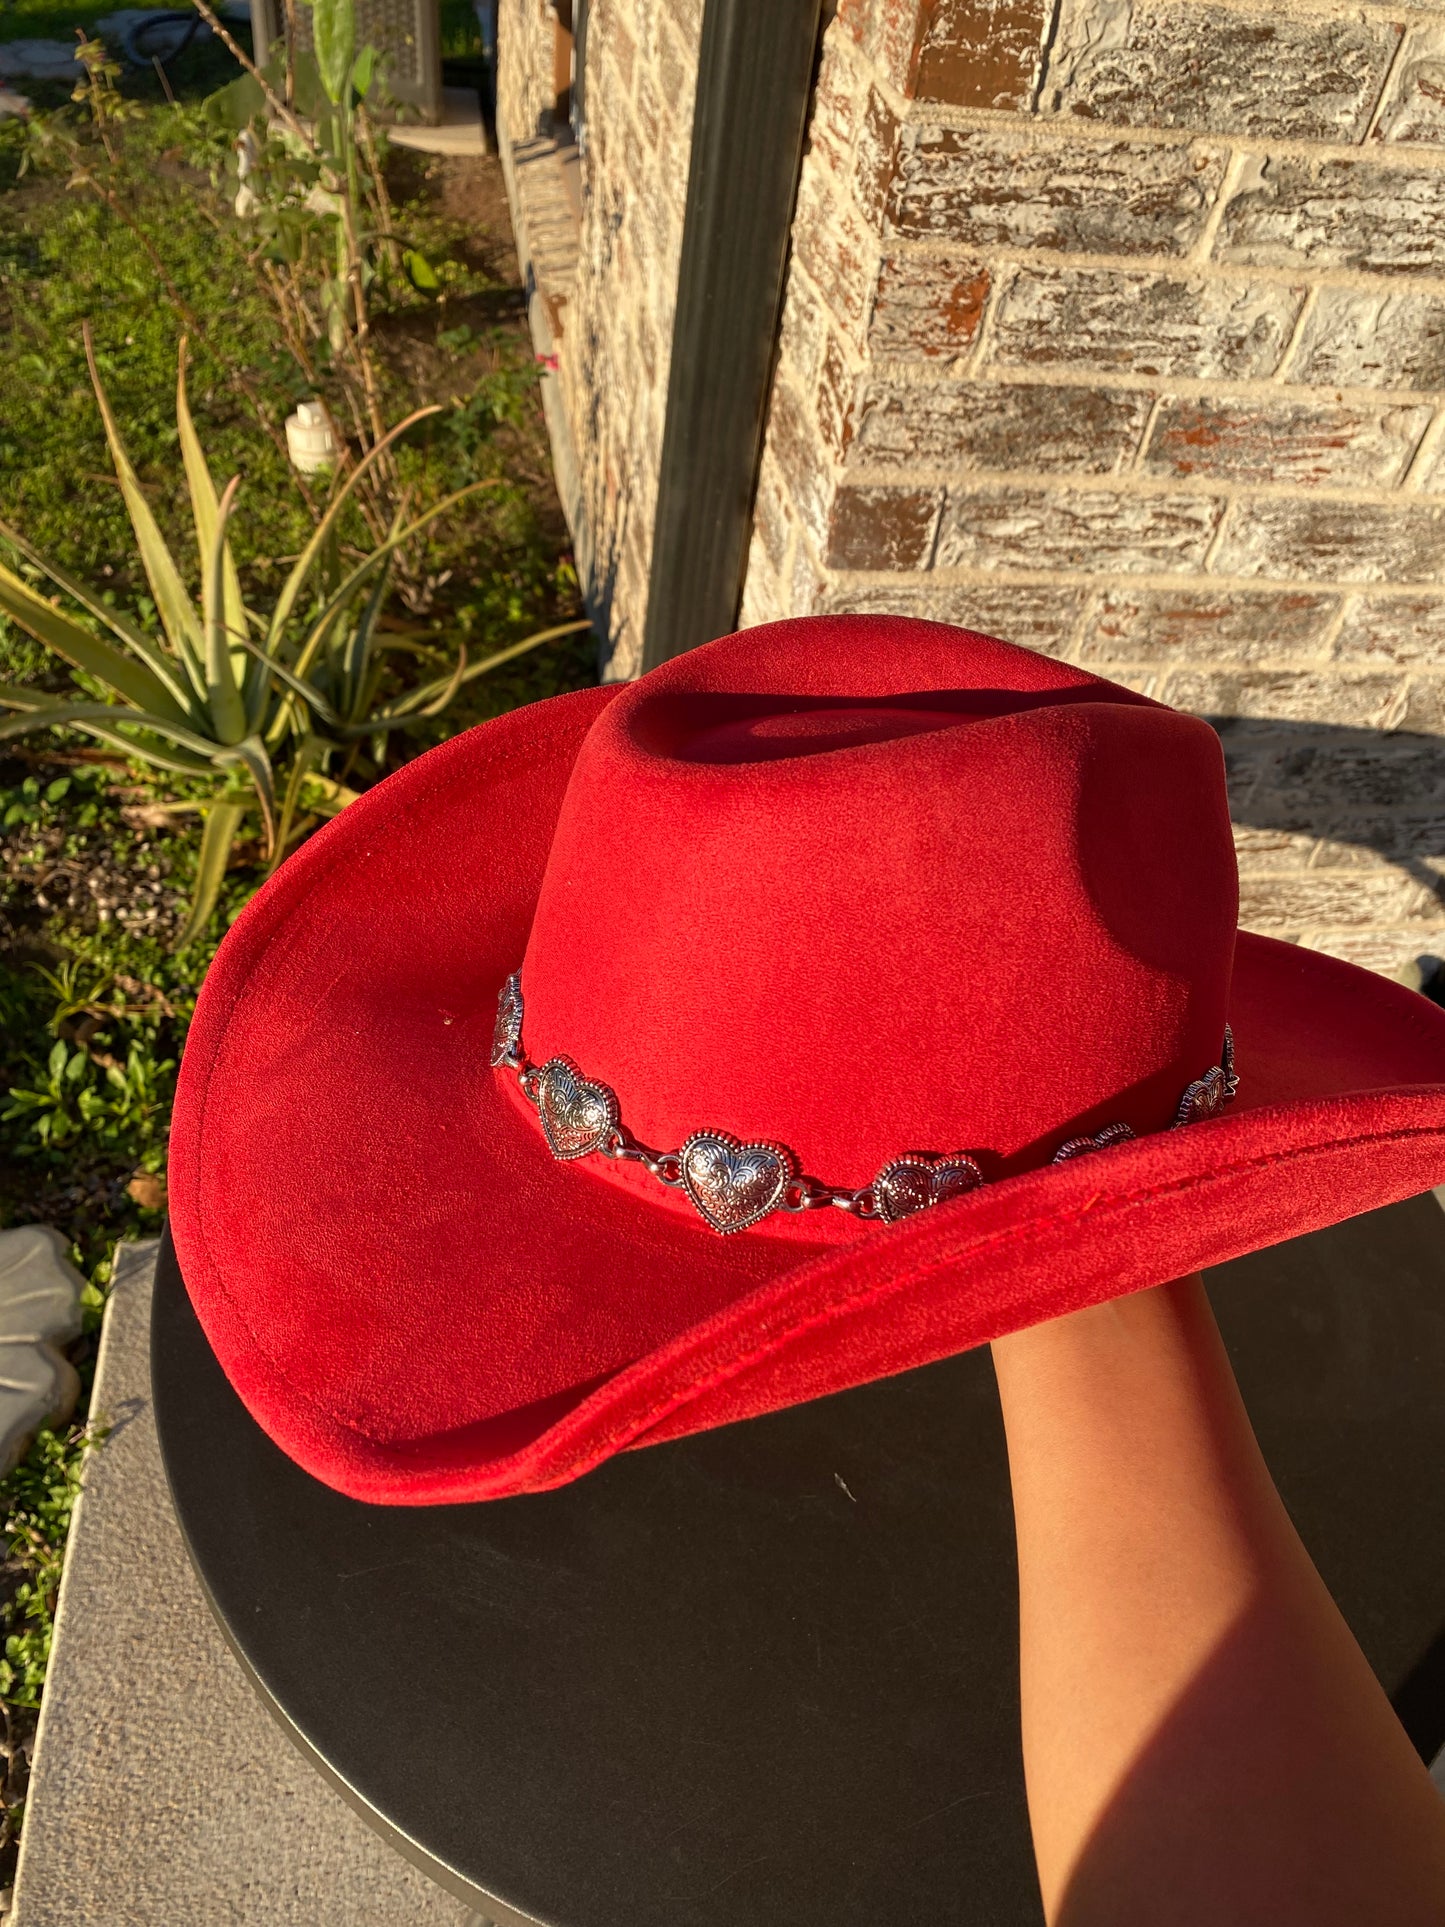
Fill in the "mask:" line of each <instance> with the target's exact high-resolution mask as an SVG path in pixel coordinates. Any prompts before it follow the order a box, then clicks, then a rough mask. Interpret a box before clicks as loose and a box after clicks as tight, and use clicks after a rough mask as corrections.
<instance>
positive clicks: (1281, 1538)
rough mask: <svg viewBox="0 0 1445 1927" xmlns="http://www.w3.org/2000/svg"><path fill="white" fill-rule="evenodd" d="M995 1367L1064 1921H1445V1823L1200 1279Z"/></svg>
mask: <svg viewBox="0 0 1445 1927" xmlns="http://www.w3.org/2000/svg"><path fill="white" fill-rule="evenodd" d="M994 1354H995V1362H996V1367H997V1371H998V1378H999V1388H1000V1396H1001V1399H1002V1403H1003V1411H1004V1419H1005V1425H1006V1428H1007V1432H1008V1440H1009V1454H1010V1468H1011V1472H1012V1477H1013V1483H1014V1503H1015V1511H1016V1517H1017V1524H1018V1537H1019V1567H1020V1614H1021V1639H1022V1689H1023V1721H1024V1753H1025V1764H1026V1769H1027V1774H1028V1782H1029V1799H1030V1811H1031V1815H1032V1818H1033V1824H1034V1833H1035V1846H1036V1851H1037V1854H1038V1860H1039V1869H1040V1879H1041V1883H1042V1886H1043V1890H1044V1897H1045V1904H1046V1908H1047V1910H1048V1912H1049V1916H1050V1919H1051V1920H1053V1921H1057V1922H1060V1923H1066V1924H1067V1927H1094V1923H1095V1922H1099V1923H1103V1922H1107V1923H1108V1927H1130V1924H1131V1923H1133V1922H1135V1921H1137V1922H1140V1923H1143V1922H1148V1923H1149V1927H1161V1924H1162V1923H1164V1922H1170V1923H1175V1922H1178V1923H1185V1922H1189V1923H1193V1922H1195V1921H1198V1922H1199V1923H1201V1927H1202V1924H1203V1923H1208V1924H1209V1927H1219V1923H1221V1922H1225V1921H1227V1922H1229V1923H1230V1927H1247V1924H1250V1923H1253V1922H1254V1921H1256V1920H1258V1921H1259V1922H1260V1923H1261V1927H1263V1923H1265V1922H1268V1923H1269V1927H1295V1923H1296V1922H1298V1923H1299V1927H1305V1923H1306V1922H1308V1923H1309V1927H1333V1924H1334V1923H1336V1922H1339V1923H1345V1922H1349V1923H1350V1927H1355V1924H1356V1923H1358V1922H1360V1921H1362V1920H1364V1919H1369V1920H1370V1921H1371V1922H1372V1923H1373V1927H1406V1924H1407V1923H1408V1927H1415V1924H1416V1923H1417V1922H1418V1923H1419V1927H1426V1923H1438V1922H1439V1921H1441V1920H1442V1919H1445V1806H1442V1805H1441V1803H1440V1802H1439V1801H1438V1797H1437V1796H1436V1795H1435V1793H1434V1790H1433V1789H1432V1788H1431V1787H1430V1785H1429V1782H1428V1780H1427V1779H1426V1776H1425V1774H1424V1771H1423V1768H1422V1767H1421V1766H1420V1763H1419V1761H1418V1760H1417V1759H1416V1758H1415V1756H1414V1754H1413V1752H1412V1751H1411V1749H1410V1747H1409V1743H1408V1742H1407V1741H1406V1739H1405V1737H1404V1735H1403V1733H1402V1732H1401V1731H1400V1728H1399V1726H1398V1723H1397V1722H1396V1721H1395V1719H1394V1716H1393V1714H1392V1713H1391V1711H1390V1709H1389V1706H1388V1704H1387V1702H1386V1701H1385V1699H1384V1696H1383V1694H1382V1693H1381V1691H1380V1689H1379V1686H1378V1685H1377V1683H1376V1682H1375V1680H1374V1678H1373V1676H1372V1675H1371V1673H1370V1671H1369V1668H1368V1667H1367V1665H1366V1663H1365V1661H1364V1659H1363V1657H1362V1656H1361V1654H1360V1652H1359V1649H1358V1647H1357V1646H1356V1645H1355V1642H1354V1640H1353V1638H1352V1637H1351V1636H1350V1634H1349V1632H1348V1630H1347V1629H1346V1627H1345V1626H1344V1623H1343V1621H1342V1620H1341V1619H1340V1617H1339V1614H1338V1612H1337V1611H1336V1609H1335V1607H1334V1605H1333V1603H1332V1602H1331V1601H1330V1599H1329V1596H1328V1594H1327V1593H1326V1592H1325V1590H1324V1587H1323V1585H1322V1584H1321V1582H1320V1580H1319V1578H1318V1575H1317V1574H1316V1573H1315V1571H1314V1568H1313V1566H1312V1564H1311V1563H1310V1561H1309V1558H1308V1555H1307V1554H1306V1553H1305V1551H1304V1549H1303V1547H1302V1546H1301V1544H1300V1542H1299V1539H1298V1537H1297V1535H1296V1534H1295V1532H1294V1529H1293V1527H1292V1525H1291V1524H1290V1522H1289V1519H1288V1516H1287V1515H1286V1513H1285V1511H1284V1508H1283V1506H1282V1505H1281V1503H1280V1501H1279V1498H1278V1496H1277V1494H1276V1493H1275V1490H1274V1486H1273V1484H1272V1482H1271V1480H1270V1478H1269V1475H1268V1472H1267V1470H1266V1469H1265V1467H1264V1464H1263V1461H1262V1459H1261V1458H1260V1455H1259V1451H1258V1447H1257V1446H1256V1444H1255V1441H1254V1437H1253V1433H1252V1431H1251V1429H1250V1426H1249V1422H1248V1419H1247V1417H1246V1416H1245V1413H1244V1410H1243V1406H1242V1404H1241V1402H1240V1400H1239V1395H1238V1391H1237V1389H1236V1387H1235V1384H1234V1379H1233V1374H1232V1373H1231V1371H1230V1369H1229V1365H1228V1361H1227V1359H1226V1357H1225V1355H1224V1351H1223V1347H1222V1345H1221V1343H1220V1340H1219V1336H1218V1332H1217V1330H1216V1329H1215V1326H1214V1322H1213V1318H1212V1315H1211V1314H1210V1312H1209V1308H1208V1304H1207V1301H1206V1300H1205V1298H1204V1294H1203V1288H1202V1286H1201V1285H1200V1283H1199V1281H1198V1280H1197V1279H1189V1280H1184V1281H1182V1282H1181V1283H1179V1284H1176V1285H1170V1286H1164V1287H1161V1288H1160V1289H1159V1290H1157V1291H1152V1292H1146V1293H1141V1294H1139V1295H1137V1296H1135V1297H1132V1298H1125V1299H1119V1300H1115V1301H1114V1302H1112V1303H1110V1304H1107V1305H1103V1306H1099V1307H1097V1308H1095V1309H1093V1310H1091V1311H1088V1312H1083V1313H1079V1314H1076V1315H1075V1316H1073V1317H1070V1318H1066V1319H1061V1320H1059V1321H1056V1322H1055V1323H1053V1324H1050V1325H1045V1326H1039V1327H1035V1328H1034V1329H1032V1330H1030V1331H1027V1332H1021V1333H1018V1334H1015V1335H1014V1336H1012V1337H1010V1338H1008V1339H1005V1340H1001V1341H999V1343H997V1344H996V1345H995V1347H994ZM1392 1883H1393V1886H1392Z"/></svg>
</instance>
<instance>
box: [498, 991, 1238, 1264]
mask: <svg viewBox="0 0 1445 1927" xmlns="http://www.w3.org/2000/svg"><path fill="white" fill-rule="evenodd" d="M492 1064H493V1067H494V1068H495V1069H507V1070H511V1071H515V1072H516V1074H517V1081H518V1083H519V1085H520V1086H521V1089H522V1093H523V1095H524V1096H525V1097H526V1099H527V1101H528V1102H529V1103H530V1104H532V1105H534V1106H535V1107H536V1110H537V1115H538V1116H539V1117H540V1119H541V1121H542V1133H543V1135H544V1136H545V1138H546V1140H547V1147H548V1149H549V1150H550V1151H551V1153H552V1155H553V1157H554V1158H583V1157H587V1156H589V1155H590V1154H591V1153H593V1152H597V1153H599V1154H600V1155H601V1156H602V1157H606V1158H625V1159H630V1160H632V1161H634V1162H636V1163H638V1164H644V1165H646V1167H647V1169H648V1170H649V1171H650V1172H651V1173H652V1175H653V1177H655V1178H656V1179H657V1180H658V1181H659V1183H661V1184H667V1185H672V1186H675V1187H679V1188H681V1189H682V1190H684V1191H685V1192H686V1193H687V1195H688V1197H689V1198H690V1199H691V1200H692V1202H693V1204H694V1205H695V1206H696V1207H697V1210H698V1213H699V1215H700V1216H701V1217H702V1218H703V1219H704V1220H705V1221H706V1222H707V1223H708V1224H710V1225H711V1226H712V1228H713V1230H714V1231H722V1232H729V1231H746V1230H747V1228H748V1226H749V1225H754V1224H758V1223H760V1222H761V1221H762V1219H764V1218H766V1217H768V1216H770V1215H771V1213H772V1212H774V1211H813V1210H816V1209H817V1208H818V1207H819V1206H821V1205H836V1206H837V1208H838V1209H839V1210H840V1211H849V1212H851V1213H852V1214H853V1216H854V1217H855V1218H870V1219H877V1220H879V1221H880V1222H881V1223H883V1224H895V1223H896V1222H897V1221H898V1219H900V1218H908V1217H912V1215H913V1214H914V1212H916V1211H926V1210H928V1209H929V1208H930V1207H931V1206H933V1205H936V1204H945V1203H947V1201H948V1200H949V1199H950V1198H961V1197H962V1196H963V1195H964V1193H965V1192H968V1191H975V1190H977V1188H978V1187H979V1185H981V1184H982V1183H983V1182H984V1175H983V1172H982V1171H980V1169H979V1168H978V1165H977V1164H976V1163H975V1162H974V1160H973V1159H972V1158H971V1157H969V1156H968V1155H967V1154H966V1153H965V1152H963V1151H950V1152H949V1153H947V1154H946V1155H944V1156H940V1155H937V1154H936V1153H933V1152H928V1151H905V1152H904V1154H903V1156H902V1157H896V1158H894V1159H893V1160H892V1162H891V1163H889V1164H885V1165H884V1167H883V1169H882V1170H881V1171H880V1172H879V1173H878V1175H877V1177H876V1178H874V1180H873V1182H872V1183H871V1184H867V1185H864V1187H863V1189H862V1190H861V1191H847V1190H838V1189H836V1188H835V1187H833V1186H831V1185H826V1184H820V1183H819V1182H818V1180H817V1179H816V1178H809V1177H805V1176H804V1175H803V1173H802V1170H801V1167H800V1165H799V1163H798V1160H797V1158H796V1157H794V1155H793V1153H792V1152H791V1151H790V1150H789V1149H788V1147H787V1146H786V1145H785V1144H771V1143H767V1142H762V1141H759V1142H755V1143H749V1144H744V1143H743V1142H742V1141H741V1139H739V1138H735V1137H734V1136H732V1134H731V1133H730V1132H728V1131H694V1132H693V1134H692V1136H691V1137H690V1138H689V1139H688V1140H687V1142H686V1143H685V1144H684V1145H683V1146H682V1147H681V1149H680V1150H676V1151H654V1150H651V1149H650V1148H649V1147H648V1146H647V1145H645V1144H640V1143H639V1142H638V1141H637V1139H636V1138H635V1137H634V1136H633V1135H632V1133H631V1132H630V1131H629V1130H628V1128H627V1126H626V1125H625V1124H624V1123H623V1122H622V1113H621V1110H620V1107H619V1105H618V1102H617V1093H616V1092H615V1091H614V1090H612V1089H610V1087H609V1086H608V1085H606V1084H602V1083H599V1082H598V1081H597V1079H596V1078H592V1077H586V1076H584V1075H583V1073H582V1072H581V1071H580V1070H578V1068H577V1066H576V1065H575V1064H574V1063H573V1062H572V1060H571V1058H570V1057H552V1058H549V1059H548V1060H547V1062H546V1063H545V1064H533V1063H532V1062H531V1061H530V1059H529V1058H528V1056H527V1053H526V1050H525V1049H524V1048H523V1044H522V978H521V973H520V972H519V971H518V972H514V973H513V974H512V975H511V976H510V977H508V979H507V981H506V983H505V984H503V986H502V994H501V996H500V998H499V999H498V1002H497V1028H496V1031H495V1033H494V1034H493V1037H492ZM1238 1087H1239V1079H1238V1077H1237V1076H1236V1075H1235V1071H1234V1039H1233V1037H1232V1036H1231V1035H1230V1032H1229V1030H1228V1028H1227V1027H1226V1029H1225V1032H1224V1049H1223V1051H1222V1053H1221V1056H1220V1061H1219V1062H1218V1063H1217V1064H1216V1065H1215V1066H1214V1067H1213V1069H1212V1070H1207V1071H1206V1072H1205V1073H1204V1075H1203V1077H1197V1078H1196V1079H1195V1080H1194V1082H1193V1083H1192V1084H1191V1085H1190V1086H1189V1088H1188V1090H1186V1091H1185V1093H1184V1095H1183V1097H1181V1098H1180V1100H1179V1108H1178V1110H1177V1111H1176V1112H1175V1114H1174V1120H1173V1123H1172V1125H1171V1126H1170V1128H1171V1129H1172V1130H1177V1129H1178V1128H1179V1127H1180V1126H1181V1125H1183V1124H1195V1123H1197V1122H1199V1121H1200V1120H1201V1119H1202V1118H1208V1117H1216V1116H1217V1115H1218V1114H1219V1112H1220V1111H1222V1110H1223V1109H1224V1107H1225V1105H1226V1104H1228V1102H1229V1101H1230V1099H1231V1098H1232V1097H1233V1096H1234V1093H1235V1091H1236V1090H1237V1089H1238ZM1133 1135H1134V1132H1133V1131H1132V1130H1131V1128H1130V1127H1129V1126H1128V1125H1127V1124H1106V1125H1105V1126H1104V1128H1103V1129H1102V1130H1101V1131H1099V1132H1097V1133H1096V1134H1095V1135H1094V1136H1093V1137H1071V1138H1070V1139H1069V1140H1068V1142H1067V1143H1066V1144H1061V1145H1060V1146H1059V1148H1058V1150H1057V1151H1055V1153H1054V1155H1053V1159H1052V1162H1053V1163H1055V1164H1065V1163H1067V1162H1068V1161H1069V1160H1070V1159H1071V1158H1077V1157H1083V1156H1084V1155H1085V1154H1086V1153H1088V1152H1090V1151H1104V1150H1107V1149H1108V1148H1109V1146H1110V1145H1111V1144H1122V1143H1124V1142H1125V1141H1126V1140H1127V1139H1129V1138H1132V1137H1133Z"/></svg>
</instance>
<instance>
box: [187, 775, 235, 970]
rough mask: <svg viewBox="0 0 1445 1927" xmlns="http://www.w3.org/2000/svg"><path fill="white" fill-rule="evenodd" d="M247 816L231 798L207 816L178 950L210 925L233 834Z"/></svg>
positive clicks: (208, 812)
mask: <svg viewBox="0 0 1445 1927" xmlns="http://www.w3.org/2000/svg"><path fill="white" fill-rule="evenodd" d="M245 814H246V805H245V804H244V803H243V802H241V801H240V800H239V799H237V798H234V797H223V798H222V799H221V801H220V802H218V803H213V804H212V805H211V807H210V809H209V810H207V812H206V827H205V829H204V830H203V831H202V832H201V854H200V858H199V861H198V862H197V864H196V887H195V892H194V894H193V895H192V897H191V910H190V915H189V916H188V917H187V918H186V924H185V928H184V929H183V930H182V931H181V934H180V936H179V937H177V939H176V948H177V950H184V949H185V947H186V945H187V944H188V943H192V942H194V941H195V939H196V938H197V937H198V936H200V934H201V932H202V931H203V930H204V929H205V927H206V925H207V924H208V923H209V922H210V921H211V913H212V911H213V910H214V909H215V907H216V899H217V897H219V896H220V894H221V884H222V882H223V880H224V878H225V875H226V865H227V863H228V862H229V861H230V856H231V849H232V846H233V845H234V843H235V841H236V832H237V831H238V830H239V829H240V827H241V820H242V818H243V817H244V816H245Z"/></svg>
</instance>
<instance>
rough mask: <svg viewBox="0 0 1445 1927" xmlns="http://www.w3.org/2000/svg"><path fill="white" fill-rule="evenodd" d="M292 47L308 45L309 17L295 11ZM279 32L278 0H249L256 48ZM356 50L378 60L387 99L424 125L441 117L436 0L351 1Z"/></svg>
mask: <svg viewBox="0 0 1445 1927" xmlns="http://www.w3.org/2000/svg"><path fill="white" fill-rule="evenodd" d="M296 11H297V15H298V19H297V36H296V38H297V45H298V46H300V47H309V46H310V45H311V15H310V12H309V11H308V9H307V8H306V7H304V6H300V7H298V8H297V10H296ZM281 33H282V20H281V7H280V0H251V34H252V41H253V44H254V45H255V46H256V47H257V48H258V49H259V48H262V47H269V46H271V44H272V43H273V42H274V41H276V40H279V39H280V37H281ZM356 40H357V45H358V46H366V45H368V44H369V45H371V46H373V47H375V48H376V51H377V52H378V54H380V55H381V56H382V60H383V65H384V70H385V76H386V86H387V91H388V92H389V94H390V95H391V97H392V99H393V100H395V101H396V102H398V103H399V104H400V105H402V106H403V107H406V108H408V109H410V110H411V113H409V114H408V115H407V118H408V119H410V118H411V117H412V114H416V115H419V116H420V118H421V119H422V120H423V121H424V122H425V123H426V124H427V125H429V126H435V125H436V124H437V122H438V121H440V119H441V110H442V62H441V33H440V23H439V20H438V13H437V0H356Z"/></svg>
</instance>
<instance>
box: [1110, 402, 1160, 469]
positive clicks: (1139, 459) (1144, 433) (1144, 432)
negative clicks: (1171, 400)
mask: <svg viewBox="0 0 1445 1927" xmlns="http://www.w3.org/2000/svg"><path fill="white" fill-rule="evenodd" d="M1163 406H1164V391H1163V390H1162V389H1161V390H1160V391H1159V393H1158V394H1156V395H1155V397H1154V399H1153V401H1152V402H1150V404H1149V413H1148V415H1147V416H1146V417H1145V419H1144V426H1143V428H1142V429H1141V430H1140V432H1139V443H1138V446H1137V447H1136V448H1135V450H1134V453H1133V456H1132V457H1131V459H1130V460H1129V462H1128V464H1127V465H1126V467H1125V468H1123V469H1119V470H1116V471H1115V473H1117V474H1128V475H1137V474H1140V473H1141V472H1142V471H1143V467H1144V457H1145V456H1146V455H1147V454H1148V452H1149V443H1150V440H1151V438H1152V436H1153V434H1154V424H1155V422H1157V421H1158V419H1159V411H1160V409H1161V408H1162V407H1163Z"/></svg>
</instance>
